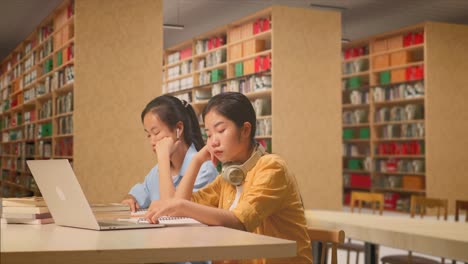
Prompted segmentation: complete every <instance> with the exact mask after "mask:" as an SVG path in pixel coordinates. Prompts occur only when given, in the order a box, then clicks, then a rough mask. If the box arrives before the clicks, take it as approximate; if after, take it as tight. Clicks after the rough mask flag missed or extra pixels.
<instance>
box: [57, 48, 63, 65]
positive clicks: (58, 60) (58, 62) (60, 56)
mask: <svg viewBox="0 0 468 264" xmlns="http://www.w3.org/2000/svg"><path fill="white" fill-rule="evenodd" d="M62 62H63V55H62V51H59V52H58V53H57V66H60V65H62Z"/></svg>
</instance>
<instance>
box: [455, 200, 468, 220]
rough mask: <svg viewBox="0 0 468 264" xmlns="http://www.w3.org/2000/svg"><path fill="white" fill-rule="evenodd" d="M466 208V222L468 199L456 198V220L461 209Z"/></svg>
mask: <svg viewBox="0 0 468 264" xmlns="http://www.w3.org/2000/svg"><path fill="white" fill-rule="evenodd" d="M461 210H465V211H466V212H465V222H468V201H462V200H456V201H455V221H458V218H459V217H460V211H461Z"/></svg>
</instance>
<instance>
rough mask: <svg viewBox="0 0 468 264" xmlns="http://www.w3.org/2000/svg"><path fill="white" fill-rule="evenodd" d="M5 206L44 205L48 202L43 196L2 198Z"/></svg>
mask: <svg viewBox="0 0 468 264" xmlns="http://www.w3.org/2000/svg"><path fill="white" fill-rule="evenodd" d="M2 206H3V207H10V206H14V207H23V206H24V207H44V206H46V203H45V201H44V199H43V198H42V197H35V196H33V197H25V198H2Z"/></svg>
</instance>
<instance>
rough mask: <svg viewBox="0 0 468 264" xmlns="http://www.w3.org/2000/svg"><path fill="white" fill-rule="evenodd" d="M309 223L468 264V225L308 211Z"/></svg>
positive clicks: (359, 238)
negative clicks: (467, 263)
mask: <svg viewBox="0 0 468 264" xmlns="http://www.w3.org/2000/svg"><path fill="white" fill-rule="evenodd" d="M306 219H307V224H308V225H309V226H312V227H322V228H336V229H342V230H344V231H345V233H346V237H351V238H354V239H358V240H362V241H365V242H368V243H371V244H378V245H384V246H388V247H393V248H400V249H405V250H411V251H414V252H420V253H424V254H428V255H433V256H438V257H445V258H448V259H456V260H461V261H465V262H468V224H467V223H463V222H446V221H437V220H432V219H420V218H414V219H412V218H410V217H409V216H407V217H404V216H385V215H383V216H379V215H370V214H357V213H349V212H340V211H319V210H307V211H306ZM370 255H372V254H371V253H369V252H367V254H366V262H367V263H371V262H372V261H370V260H369V259H368V258H369V256H370ZM377 261H378V260H377Z"/></svg>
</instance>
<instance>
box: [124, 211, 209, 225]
mask: <svg viewBox="0 0 468 264" xmlns="http://www.w3.org/2000/svg"><path fill="white" fill-rule="evenodd" d="M147 212H148V210H143V209H142V210H138V211H136V212H132V213H131V218H126V219H119V220H120V221H130V222H136V223H147V221H146V219H145V218H143V217H142V216H143V215H145V214H146V213H147ZM158 220H159V223H160V224H163V225H166V226H184V225H204V224H202V223H201V222H199V221H197V220H195V219H193V218H190V217H179V216H161V217H159V219H158Z"/></svg>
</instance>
